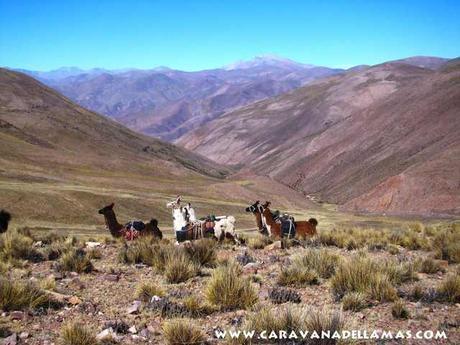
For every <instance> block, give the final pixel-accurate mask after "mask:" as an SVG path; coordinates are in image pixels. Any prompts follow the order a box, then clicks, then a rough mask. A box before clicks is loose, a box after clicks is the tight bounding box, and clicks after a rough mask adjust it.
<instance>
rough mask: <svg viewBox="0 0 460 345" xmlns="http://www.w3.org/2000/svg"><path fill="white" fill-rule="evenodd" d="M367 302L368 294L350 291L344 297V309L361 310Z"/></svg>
mask: <svg viewBox="0 0 460 345" xmlns="http://www.w3.org/2000/svg"><path fill="white" fill-rule="evenodd" d="M367 304H368V303H367V300H366V296H365V295H364V294H363V293H361V292H348V293H346V294H345V296H343V298H342V306H343V310H351V311H359V310H361V309H364V308H365V307H366V306H367Z"/></svg>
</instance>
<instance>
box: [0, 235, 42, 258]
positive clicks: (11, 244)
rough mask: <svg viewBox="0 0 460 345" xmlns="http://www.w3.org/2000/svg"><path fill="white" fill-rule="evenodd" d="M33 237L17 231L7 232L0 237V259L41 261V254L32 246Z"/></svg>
mask: <svg viewBox="0 0 460 345" xmlns="http://www.w3.org/2000/svg"><path fill="white" fill-rule="evenodd" d="M33 242H34V241H33V239H32V238H31V237H28V236H26V235H23V234H21V233H19V232H15V231H11V232H7V233H5V234H3V235H1V237H0V259H2V260H4V261H11V262H14V260H29V261H32V262H39V261H43V259H44V257H43V255H42V254H41V253H40V252H39V251H38V250H37V249H36V248H34V247H33Z"/></svg>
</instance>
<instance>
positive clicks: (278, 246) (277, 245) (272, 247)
mask: <svg viewBox="0 0 460 345" xmlns="http://www.w3.org/2000/svg"><path fill="white" fill-rule="evenodd" d="M281 247H282V246H281V241H276V242H273V243H272V244H269V245H268V246H266V247H265V248H264V250H276V249H281Z"/></svg>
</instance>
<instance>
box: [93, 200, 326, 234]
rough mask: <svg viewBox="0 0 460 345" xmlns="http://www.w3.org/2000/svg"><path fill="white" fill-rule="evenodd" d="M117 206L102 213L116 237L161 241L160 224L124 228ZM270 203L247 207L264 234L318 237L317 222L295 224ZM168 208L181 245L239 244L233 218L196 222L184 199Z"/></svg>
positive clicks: (209, 218) (199, 220) (191, 209)
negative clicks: (211, 241) (147, 237)
mask: <svg viewBox="0 0 460 345" xmlns="http://www.w3.org/2000/svg"><path fill="white" fill-rule="evenodd" d="M113 206H114V204H113V203H112V204H110V205H108V206H106V207H104V208H102V209H100V210H99V213H100V214H103V215H104V218H105V223H106V226H107V228H108V229H109V231H110V233H111V234H112V236H114V237H124V238H125V239H127V240H133V239H136V238H137V237H139V236H143V235H152V236H154V237H157V238H162V236H163V234H162V232H161V231H160V229H159V228H158V226H157V225H158V221H157V220H156V219H151V220H150V221H149V222H148V223H144V222H142V221H130V222H128V223H126V224H125V225H121V224H120V223H118V221H117V218H116V215H115V212H114V211H113ZM269 206H270V202H268V201H267V202H265V204H261V203H260V201H256V202H255V203H254V204H252V205H250V206H248V207H247V208H246V212H249V213H252V214H253V215H254V216H255V219H256V224H257V227H258V230H259V232H260V233H261V234H264V235H266V236H271V237H275V238H299V237H300V238H305V237H308V236H313V235H315V234H316V226H317V225H318V221H317V220H316V219H315V218H310V219H309V220H308V221H295V220H294V218H293V217H292V216H289V215H282V216H281V215H279V213H277V212H275V213H273V212H272V211H271V210H270V208H269ZM166 207H167V208H168V209H170V210H171V215H172V219H173V229H174V232H175V235H176V240H177V242H178V243H180V242H184V241H193V240H196V239H200V238H205V237H210V238H215V239H216V240H219V241H222V240H224V239H229V240H232V241H234V242H236V243H238V242H239V239H238V234H237V233H236V229H235V222H236V219H235V217H234V216H232V215H226V216H213V215H210V216H207V217H204V218H201V219H197V217H196V213H195V210H194V208H193V207H192V205H191V204H190V203H182V200H181V197H180V196H178V197H177V198H176V199H175V200H173V201H171V202H168V203H167V204H166Z"/></svg>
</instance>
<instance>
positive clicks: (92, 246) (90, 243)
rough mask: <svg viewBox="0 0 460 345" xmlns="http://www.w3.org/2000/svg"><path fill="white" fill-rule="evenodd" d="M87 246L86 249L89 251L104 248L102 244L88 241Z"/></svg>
mask: <svg viewBox="0 0 460 345" xmlns="http://www.w3.org/2000/svg"><path fill="white" fill-rule="evenodd" d="M85 244H86V248H88V249H93V248H97V247H102V243H100V242H91V241H88V242H86V243H85Z"/></svg>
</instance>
